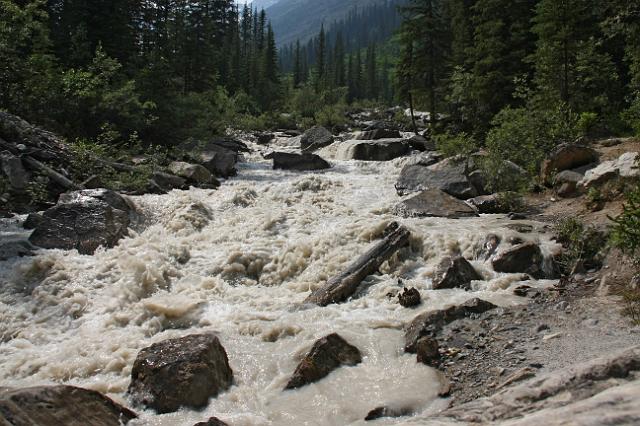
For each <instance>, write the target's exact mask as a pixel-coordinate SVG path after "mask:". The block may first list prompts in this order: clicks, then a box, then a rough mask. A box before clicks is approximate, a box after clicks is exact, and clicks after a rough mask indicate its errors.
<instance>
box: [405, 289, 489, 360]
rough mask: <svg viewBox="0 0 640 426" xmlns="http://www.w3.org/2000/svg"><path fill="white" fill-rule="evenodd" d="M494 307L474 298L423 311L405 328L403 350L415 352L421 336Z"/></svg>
mask: <svg viewBox="0 0 640 426" xmlns="http://www.w3.org/2000/svg"><path fill="white" fill-rule="evenodd" d="M495 308H497V306H496V305H494V304H493V303H490V302H487V301H486V300H482V299H478V298H474V299H471V300H467V301H466V302H464V303H463V304H461V305H453V306H450V307H448V308H446V309H440V310H437V311H429V312H424V313H422V314H420V315H418V316H417V317H415V318H414V319H413V320H412V321H411V323H410V324H409V325H408V326H407V327H406V328H405V333H404V339H405V347H404V350H405V351H406V352H409V353H415V352H416V350H417V343H418V340H419V339H420V338H421V337H425V336H427V337H433V336H434V335H435V334H436V333H437V332H438V331H440V330H441V329H442V327H444V326H445V325H447V324H449V323H451V322H453V321H455V320H458V319H461V318H466V317H469V316H471V315H472V314H481V313H483V312H486V311H490V310H491V309H495Z"/></svg>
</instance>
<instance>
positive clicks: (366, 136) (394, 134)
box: [356, 129, 402, 141]
mask: <svg viewBox="0 0 640 426" xmlns="http://www.w3.org/2000/svg"><path fill="white" fill-rule="evenodd" d="M399 138H402V135H401V134H400V132H399V131H398V130H396V129H372V130H365V131H363V132H361V133H360V134H359V135H358V136H357V137H356V139H357V140H360V141H376V140H379V139H399Z"/></svg>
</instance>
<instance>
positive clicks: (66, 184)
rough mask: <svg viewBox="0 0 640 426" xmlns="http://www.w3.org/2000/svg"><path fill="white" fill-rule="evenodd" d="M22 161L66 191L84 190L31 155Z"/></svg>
mask: <svg viewBox="0 0 640 426" xmlns="http://www.w3.org/2000/svg"><path fill="white" fill-rule="evenodd" d="M22 161H24V162H25V164H27V165H28V166H29V167H31V168H32V169H34V170H37V171H39V172H40V173H42V174H43V175H45V176H47V177H48V178H49V179H51V180H52V181H53V182H55V183H57V184H58V185H60V186H62V187H63V188H64V189H82V187H81V186H80V185H77V184H75V183H74V182H73V181H71V180H70V179H68V178H67V177H65V176H63V175H62V174H60V173H58V172H56V171H55V170H53V169H52V168H51V167H49V166H47V165H45V164H43V163H41V162H40V161H38V160H36V159H35V158H33V157H31V156H29V155H25V156H24V157H22Z"/></svg>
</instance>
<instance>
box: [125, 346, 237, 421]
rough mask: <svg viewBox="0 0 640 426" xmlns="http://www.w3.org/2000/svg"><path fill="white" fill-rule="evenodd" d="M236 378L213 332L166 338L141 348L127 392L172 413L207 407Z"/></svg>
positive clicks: (163, 411)
mask: <svg viewBox="0 0 640 426" xmlns="http://www.w3.org/2000/svg"><path fill="white" fill-rule="evenodd" d="M232 381H233V372H232V371H231V367H230V366H229V360H228V359H227V353H226V351H225V350H224V347H222V344H220V341H219V340H218V338H217V337H216V336H214V335H213V334H194V335H190V336H186V337H182V338H179V339H170V340H165V341H163V342H160V343H156V344H154V345H151V346H149V347H148V348H144V349H142V350H141V351H140V352H139V353H138V356H137V357H136V360H135V362H134V364H133V370H132V371H131V383H130V384H129V390H128V393H129V394H130V395H131V397H132V399H133V401H135V403H136V404H141V405H143V406H145V407H148V408H153V409H155V410H156V411H157V412H158V413H170V412H173V411H176V410H178V409H179V408H180V407H183V406H185V407H193V408H201V407H205V406H206V405H207V404H208V402H209V398H210V397H215V396H218V394H219V393H220V392H223V391H225V390H227V389H228V388H229V387H230V386H231V383H232Z"/></svg>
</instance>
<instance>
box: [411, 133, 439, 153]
mask: <svg viewBox="0 0 640 426" xmlns="http://www.w3.org/2000/svg"><path fill="white" fill-rule="evenodd" d="M409 145H411V148H413V149H415V150H416V151H421V152H432V151H435V150H436V149H437V148H436V143H435V142H434V141H433V140H432V139H427V138H425V137H424V136H421V135H413V136H411V137H410V138H409Z"/></svg>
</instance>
